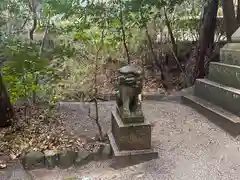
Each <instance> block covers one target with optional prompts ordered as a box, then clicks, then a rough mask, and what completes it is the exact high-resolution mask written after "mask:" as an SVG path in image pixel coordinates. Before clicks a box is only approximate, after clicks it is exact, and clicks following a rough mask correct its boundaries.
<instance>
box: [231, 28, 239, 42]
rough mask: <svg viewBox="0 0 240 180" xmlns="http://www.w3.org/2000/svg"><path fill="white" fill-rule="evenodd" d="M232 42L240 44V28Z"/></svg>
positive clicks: (233, 36) (234, 34)
mask: <svg viewBox="0 0 240 180" xmlns="http://www.w3.org/2000/svg"><path fill="white" fill-rule="evenodd" d="M231 40H232V42H238V43H239V42H240V28H238V29H237V30H236V31H235V32H234V33H233V35H232V37H231Z"/></svg>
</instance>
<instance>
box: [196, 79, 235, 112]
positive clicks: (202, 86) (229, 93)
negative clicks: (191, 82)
mask: <svg viewBox="0 0 240 180" xmlns="http://www.w3.org/2000/svg"><path fill="white" fill-rule="evenodd" d="M194 93H195V95H196V96H197V97H200V98H202V99H204V100H207V101H209V102H211V103H213V104H215V105H217V106H220V107H222V108H223V109H225V110H227V111H229V112H231V113H233V114H235V115H240V111H239V107H240V90H238V89H235V88H231V87H228V86H224V85H220V84H218V83H215V82H213V81H210V80H207V79H197V80H196V85H195V91H194Z"/></svg>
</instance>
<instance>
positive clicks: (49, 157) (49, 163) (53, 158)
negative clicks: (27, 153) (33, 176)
mask: <svg viewBox="0 0 240 180" xmlns="http://www.w3.org/2000/svg"><path fill="white" fill-rule="evenodd" d="M44 155H45V167H46V168H48V169H53V168H55V167H56V165H57V163H58V152H57V151H53V150H46V151H44Z"/></svg>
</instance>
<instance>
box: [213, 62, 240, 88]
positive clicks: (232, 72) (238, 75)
mask: <svg viewBox="0 0 240 180" xmlns="http://www.w3.org/2000/svg"><path fill="white" fill-rule="evenodd" d="M208 79H209V80H211V81H214V82H217V83H220V84H223V85H226V86H230V87H234V88H238V89H240V66H236V65H228V64H223V63H217V62H211V63H210V66H209V75H208Z"/></svg>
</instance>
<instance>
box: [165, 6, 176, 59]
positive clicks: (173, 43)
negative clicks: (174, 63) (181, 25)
mask: <svg viewBox="0 0 240 180" xmlns="http://www.w3.org/2000/svg"><path fill="white" fill-rule="evenodd" d="M164 16H165V23H166V26H167V28H168V33H169V35H170V39H171V43H172V47H173V51H174V53H175V54H176V55H178V51H177V44H176V41H175V38H174V35H173V31H172V28H171V24H170V21H169V19H168V16H167V12H166V9H165V8H164Z"/></svg>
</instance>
